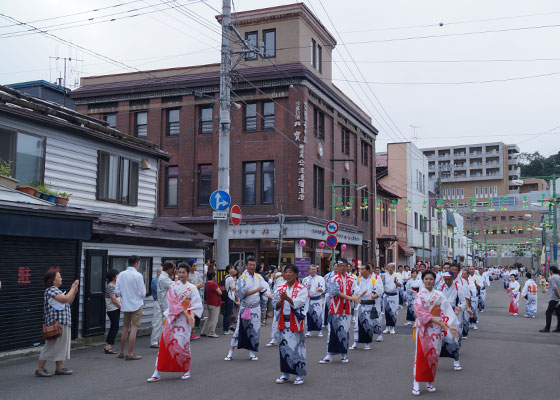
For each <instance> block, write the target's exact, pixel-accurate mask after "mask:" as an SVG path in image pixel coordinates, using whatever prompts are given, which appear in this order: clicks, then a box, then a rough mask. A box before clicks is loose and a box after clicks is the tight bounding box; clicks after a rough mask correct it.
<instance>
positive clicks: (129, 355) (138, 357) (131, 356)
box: [124, 354, 142, 361]
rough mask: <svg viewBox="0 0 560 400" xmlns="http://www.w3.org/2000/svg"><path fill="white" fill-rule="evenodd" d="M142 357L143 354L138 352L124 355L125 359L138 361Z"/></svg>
mask: <svg viewBox="0 0 560 400" xmlns="http://www.w3.org/2000/svg"><path fill="white" fill-rule="evenodd" d="M141 359H142V356H137V355H136V354H127V355H126V356H124V360H125V361H136V360H141Z"/></svg>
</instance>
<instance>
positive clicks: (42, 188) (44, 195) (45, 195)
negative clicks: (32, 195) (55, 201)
mask: <svg viewBox="0 0 560 400" xmlns="http://www.w3.org/2000/svg"><path fill="white" fill-rule="evenodd" d="M37 193H39V194H40V195H39V196H37V197H40V198H41V200H46V201H49V188H48V187H47V185H46V184H44V183H41V184H40V185H39V186H37Z"/></svg>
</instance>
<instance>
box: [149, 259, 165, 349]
mask: <svg viewBox="0 0 560 400" xmlns="http://www.w3.org/2000/svg"><path fill="white" fill-rule="evenodd" d="M161 272H162V268H161V267H159V268H158V269H157V275H156V277H155V278H154V279H152V282H151V283H150V290H151V291H152V298H153V299H154V306H153V310H154V311H153V315H152V336H151V337H150V344H151V345H150V347H151V348H153V349H157V348H158V347H159V337H160V336H161V330H162V329H163V314H162V312H161V310H160V309H159V307H157V300H158V292H157V287H158V281H159V277H160V275H161Z"/></svg>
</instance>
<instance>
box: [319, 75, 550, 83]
mask: <svg viewBox="0 0 560 400" xmlns="http://www.w3.org/2000/svg"><path fill="white" fill-rule="evenodd" d="M559 74H560V72H549V73H545V74H536V75H526V76H518V77H513V78H501V79H486V80H480V81H458V82H382V81H366V80H363V81H357V80H354V81H349V80H347V79H336V78H333V79H332V80H333V81H335V82H337V81H338V82H355V83H366V84H368V85H472V84H483V83H497V82H509V81H519V80H526V79H535V78H544V77H547V76H554V75H559ZM319 79H325V78H319Z"/></svg>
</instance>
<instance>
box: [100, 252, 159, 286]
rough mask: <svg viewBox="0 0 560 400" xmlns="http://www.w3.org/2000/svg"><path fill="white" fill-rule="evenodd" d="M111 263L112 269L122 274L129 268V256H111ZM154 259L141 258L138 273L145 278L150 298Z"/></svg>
mask: <svg viewBox="0 0 560 400" xmlns="http://www.w3.org/2000/svg"><path fill="white" fill-rule="evenodd" d="M109 263H110V264H111V268H114V269H116V270H117V271H119V272H122V271H124V270H126V269H127V268H128V256H114V257H113V256H111V257H109ZM152 265H153V263H152V258H151V257H140V262H139V264H138V272H140V273H141V274H142V277H143V278H144V284H145V285H146V296H150V295H151V294H152V292H151V283H152Z"/></svg>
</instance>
